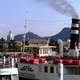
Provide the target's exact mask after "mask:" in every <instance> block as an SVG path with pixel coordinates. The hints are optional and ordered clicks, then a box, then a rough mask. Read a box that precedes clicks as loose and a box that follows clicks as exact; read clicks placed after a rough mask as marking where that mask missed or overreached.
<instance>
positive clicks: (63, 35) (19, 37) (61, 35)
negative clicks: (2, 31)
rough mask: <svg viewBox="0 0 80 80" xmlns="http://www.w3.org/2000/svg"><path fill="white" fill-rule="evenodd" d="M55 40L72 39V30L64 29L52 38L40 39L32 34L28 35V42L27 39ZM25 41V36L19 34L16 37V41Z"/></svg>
mask: <svg viewBox="0 0 80 80" xmlns="http://www.w3.org/2000/svg"><path fill="white" fill-rule="evenodd" d="M48 38H50V39H53V40H58V39H61V40H63V41H66V40H67V39H69V38H70V28H63V29H62V30H61V31H60V32H59V33H58V34H56V35H53V36H50V37H40V36H38V35H37V34H34V33H32V32H28V33H26V40H27V39H48ZM23 39H24V34H18V35H16V36H15V40H17V41H21V40H23Z"/></svg>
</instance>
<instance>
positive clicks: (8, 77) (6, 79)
mask: <svg viewBox="0 0 80 80" xmlns="http://www.w3.org/2000/svg"><path fill="white" fill-rule="evenodd" d="M1 80H11V76H2V79H1Z"/></svg>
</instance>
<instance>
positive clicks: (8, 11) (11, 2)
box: [0, 0, 80, 38]
mask: <svg viewBox="0 0 80 80" xmlns="http://www.w3.org/2000/svg"><path fill="white" fill-rule="evenodd" d="M67 1H68V2H69V3H70V5H72V6H73V8H74V9H75V10H76V12H77V13H78V14H79V13H80V0H67ZM71 19H72V18H71V17H70V16H66V15H63V14H61V13H59V12H57V11H56V10H55V9H54V8H52V7H51V6H50V5H49V4H48V3H47V2H46V0H0V37H4V38H6V36H7V35H8V33H9V31H10V30H11V31H12V33H13V34H14V35H17V34H22V33H24V31H25V32H28V31H31V32H33V33H35V34H38V35H39V36H52V35H55V34H57V33H59V32H60V31H61V30H62V29H63V28H65V27H71ZM25 21H26V29H24V25H25Z"/></svg>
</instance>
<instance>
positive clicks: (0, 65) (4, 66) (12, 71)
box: [0, 56, 19, 80]
mask: <svg viewBox="0 0 80 80" xmlns="http://www.w3.org/2000/svg"><path fill="white" fill-rule="evenodd" d="M14 65H15V64H14V58H10V57H5V56H3V57H1V58H0V79H1V80H19V77H18V69H17V68H16V67H15V66H14Z"/></svg>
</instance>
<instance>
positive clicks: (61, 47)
mask: <svg viewBox="0 0 80 80" xmlns="http://www.w3.org/2000/svg"><path fill="white" fill-rule="evenodd" d="M58 44H59V53H60V56H61V57H63V41H62V40H61V39H58Z"/></svg>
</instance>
